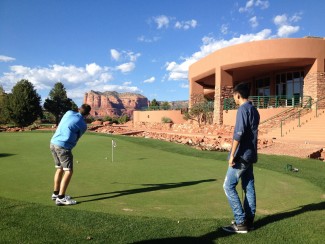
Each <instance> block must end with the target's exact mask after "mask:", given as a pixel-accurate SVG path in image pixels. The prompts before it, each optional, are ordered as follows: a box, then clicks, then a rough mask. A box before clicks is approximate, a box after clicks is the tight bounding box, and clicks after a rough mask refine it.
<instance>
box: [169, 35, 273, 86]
mask: <svg viewBox="0 0 325 244" xmlns="http://www.w3.org/2000/svg"><path fill="white" fill-rule="evenodd" d="M270 37H271V30H270V29H264V30H262V31H260V32H258V33H252V34H245V35H240V36H239V37H234V38H232V39H230V40H224V39H221V40H215V39H214V38H212V37H203V38H202V43H203V44H202V46H201V47H200V51H197V52H195V53H193V54H192V56H190V57H186V58H181V60H183V61H182V62H181V63H177V62H175V61H171V62H167V63H166V65H165V67H166V71H167V72H168V80H187V78H188V68H189V66H190V65H191V64H193V63H195V62H196V61H198V60H199V59H201V58H203V57H205V56H207V55H208V54H210V53H212V52H214V51H216V50H218V49H221V48H224V47H227V46H231V45H235V44H240V43H244V42H250V41H259V40H265V39H269V38H270Z"/></svg>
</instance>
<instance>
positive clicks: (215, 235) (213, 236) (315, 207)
mask: <svg viewBox="0 0 325 244" xmlns="http://www.w3.org/2000/svg"><path fill="white" fill-rule="evenodd" d="M319 210H325V202H319V203H312V204H308V205H304V206H300V207H298V208H297V209H294V210H292V211H288V212H283V213H277V214H273V215H269V216H266V217H264V218H261V219H259V220H257V221H256V222H255V224H254V225H255V230H254V231H257V230H258V229H259V228H262V227H264V226H266V225H268V224H271V223H273V222H277V221H281V220H284V219H287V218H291V217H294V216H296V215H299V214H302V213H305V212H309V211H319ZM230 235H233V234H231V233H228V232H225V231H223V230H222V228H221V227H219V228H218V229H216V231H213V232H210V233H207V234H205V235H202V236H199V237H191V236H180V237H170V238H161V239H151V240H144V241H139V242H135V243H139V244H140V243H144V244H145V243H187V244H188V243H206V244H208V243H215V241H216V240H217V239H220V238H223V237H227V236H230Z"/></svg>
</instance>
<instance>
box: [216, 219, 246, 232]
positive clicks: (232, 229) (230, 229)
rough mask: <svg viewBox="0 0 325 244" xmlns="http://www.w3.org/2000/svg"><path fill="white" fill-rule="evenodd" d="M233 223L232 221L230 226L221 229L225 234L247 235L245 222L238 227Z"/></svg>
mask: <svg viewBox="0 0 325 244" xmlns="http://www.w3.org/2000/svg"><path fill="white" fill-rule="evenodd" d="M233 222H234V221H232V222H231V225H229V226H225V227H222V229H223V230H225V231H227V232H230V233H247V232H248V229H247V225H246V223H245V222H244V223H242V224H238V225H237V224H236V223H233Z"/></svg>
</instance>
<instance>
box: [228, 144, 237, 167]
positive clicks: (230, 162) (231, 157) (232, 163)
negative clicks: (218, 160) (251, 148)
mask: <svg viewBox="0 0 325 244" xmlns="http://www.w3.org/2000/svg"><path fill="white" fill-rule="evenodd" d="M238 146H239V141H237V140H235V139H234V140H233V142H232V147H231V152H230V155H229V160H228V164H229V166H230V167H232V166H234V165H235V163H234V157H235V152H236V150H237V148H238Z"/></svg>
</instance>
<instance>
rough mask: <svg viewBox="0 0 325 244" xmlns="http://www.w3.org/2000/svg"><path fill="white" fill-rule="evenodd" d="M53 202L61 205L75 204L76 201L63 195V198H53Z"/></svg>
mask: <svg viewBox="0 0 325 244" xmlns="http://www.w3.org/2000/svg"><path fill="white" fill-rule="evenodd" d="M55 204H56V205H58V206H62V205H75V204H77V202H76V201H75V200H73V199H71V198H67V196H65V197H64V198H62V199H60V198H57V199H56V200H55Z"/></svg>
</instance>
